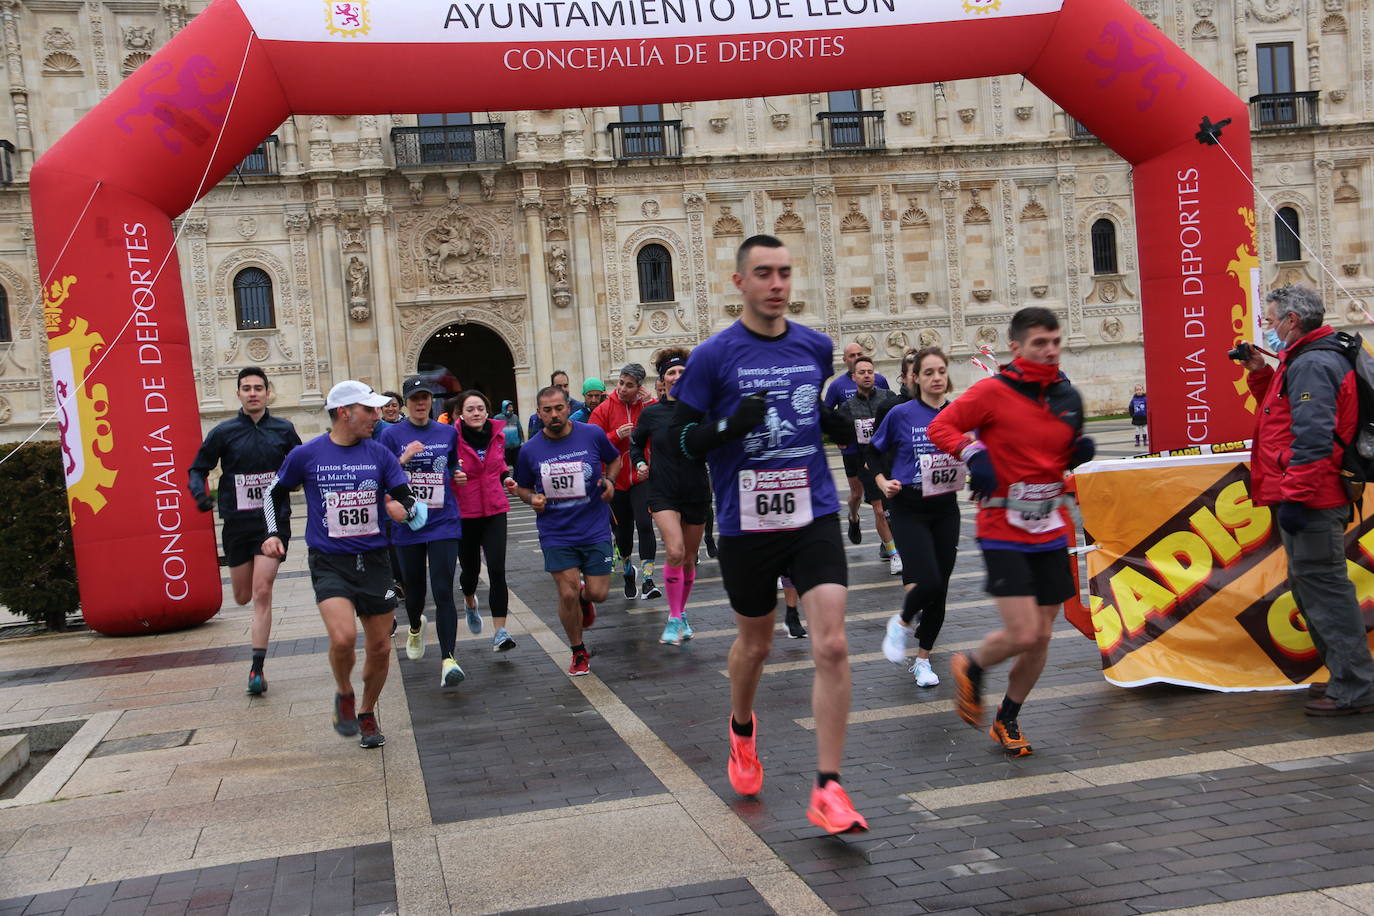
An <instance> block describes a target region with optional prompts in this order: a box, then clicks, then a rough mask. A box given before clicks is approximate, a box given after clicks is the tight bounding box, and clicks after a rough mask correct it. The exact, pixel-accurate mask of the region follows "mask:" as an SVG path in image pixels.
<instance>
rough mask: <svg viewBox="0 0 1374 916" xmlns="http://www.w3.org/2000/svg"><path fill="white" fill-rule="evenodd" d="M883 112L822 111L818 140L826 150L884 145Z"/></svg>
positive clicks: (819, 118) (851, 150) (885, 142)
mask: <svg viewBox="0 0 1374 916" xmlns="http://www.w3.org/2000/svg"><path fill="white" fill-rule="evenodd" d="M885 116H886V112H882V111H822V112H821V113H820V114H818V115H816V120H818V121H820V122H821V142H822V144H823V145H824V148H825V149H827V150H843V151H845V152H854V151H856V150H877V149H884V148H885V147H886V146H887V129H886V122H885Z"/></svg>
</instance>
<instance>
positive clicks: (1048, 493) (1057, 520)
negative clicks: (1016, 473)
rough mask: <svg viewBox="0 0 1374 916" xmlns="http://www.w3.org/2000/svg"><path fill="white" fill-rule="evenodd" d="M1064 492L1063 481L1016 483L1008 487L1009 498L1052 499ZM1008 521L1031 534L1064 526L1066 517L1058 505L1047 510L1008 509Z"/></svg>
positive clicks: (1046, 531) (1046, 532)
mask: <svg viewBox="0 0 1374 916" xmlns="http://www.w3.org/2000/svg"><path fill="white" fill-rule="evenodd" d="M1063 492H1064V485H1063V484H1062V483H1014V484H1012V485H1011V486H1010V487H1008V488H1007V498H1008V499H1028V500H1038V499H1045V500H1050V499H1054V498H1055V497H1056V496H1059V494H1061V493H1063ZM1007 521H1009V522H1011V523H1012V524H1013V525H1015V526H1016V527H1017V528H1020V529H1021V530H1022V531H1029V532H1030V533H1031V534H1048V533H1049V532H1051V531H1057V530H1059V529H1060V528H1062V527H1064V517H1063V515H1062V513H1060V511H1059V509H1058V507H1055V508H1053V509H1050V510H1048V511H1046V512H1022V511H1020V510H1019V509H1008V510H1007Z"/></svg>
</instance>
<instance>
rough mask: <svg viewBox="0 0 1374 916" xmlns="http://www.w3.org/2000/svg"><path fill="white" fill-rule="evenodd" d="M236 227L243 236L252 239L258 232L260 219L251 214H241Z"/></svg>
mask: <svg viewBox="0 0 1374 916" xmlns="http://www.w3.org/2000/svg"><path fill="white" fill-rule="evenodd" d="M234 228H235V229H236V230H238V234H239V235H240V236H241V237H242V238H244V239H251V238H252V237H253V236H255V235H257V234H258V221H257V220H256V219H254V218H253V217H251V216H240V217H239V219H238V222H236V223H235V224H234Z"/></svg>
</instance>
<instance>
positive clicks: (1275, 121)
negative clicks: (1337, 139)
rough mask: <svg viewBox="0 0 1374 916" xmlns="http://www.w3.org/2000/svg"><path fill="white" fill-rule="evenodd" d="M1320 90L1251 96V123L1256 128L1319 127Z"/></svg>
mask: <svg viewBox="0 0 1374 916" xmlns="http://www.w3.org/2000/svg"><path fill="white" fill-rule="evenodd" d="M1319 95H1321V93H1319V92H1272V93H1269V94H1267V95H1252V96H1250V117H1251V123H1252V124H1254V126H1255V129H1256V130H1265V129H1267V128H1280V127H1317V126H1319V122H1318V120H1317V97H1318V96H1319Z"/></svg>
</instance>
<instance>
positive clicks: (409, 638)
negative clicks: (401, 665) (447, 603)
mask: <svg viewBox="0 0 1374 916" xmlns="http://www.w3.org/2000/svg"><path fill="white" fill-rule="evenodd" d="M427 621H428V618H427V617H425V615H424V614H421V615H420V629H419V630H418V631H416V630H411V629H409V628H407V629H406V658H408V659H410V660H411V661H413V662H418V661H419V660H420V659H422V658H424V657H425V623H426V622H427Z"/></svg>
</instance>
